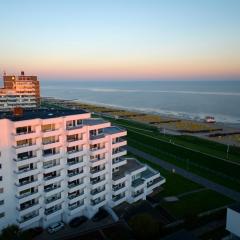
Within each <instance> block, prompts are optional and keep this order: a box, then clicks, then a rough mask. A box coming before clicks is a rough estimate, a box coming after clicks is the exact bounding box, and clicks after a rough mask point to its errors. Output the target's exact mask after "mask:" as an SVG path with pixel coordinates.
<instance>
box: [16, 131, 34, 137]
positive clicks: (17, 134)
mask: <svg viewBox="0 0 240 240" xmlns="http://www.w3.org/2000/svg"><path fill="white" fill-rule="evenodd" d="M29 133H36V131H26V132H20V133H17V132H16V136H19V135H24V134H29Z"/></svg>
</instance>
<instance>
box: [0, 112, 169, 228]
mask: <svg viewBox="0 0 240 240" xmlns="http://www.w3.org/2000/svg"><path fill="white" fill-rule="evenodd" d="M49 114H50V115H49V118H46V119H40V118H37V119H30V120H22V121H11V120H8V119H0V129H1V131H0V153H1V156H0V164H1V169H0V176H2V181H0V188H1V189H3V192H2V193H0V202H1V200H4V203H3V204H2V205H0V229H3V228H4V227H6V226H7V225H9V224H17V225H19V226H20V228H23V229H26V228H29V227H34V226H43V227H47V226H48V225H49V224H51V223H53V222H57V221H64V222H66V223H67V222H69V221H70V220H71V219H72V218H74V217H76V216H80V215H85V216H87V217H89V218H91V217H92V216H93V215H94V214H95V213H96V212H97V211H98V209H99V208H100V207H114V206H116V205H118V204H120V203H121V202H123V201H128V202H130V203H131V202H134V201H137V200H139V199H145V198H146V195H147V194H150V193H151V192H152V190H153V189H154V188H155V187H158V186H160V185H161V184H162V183H164V181H165V180H164V179H162V180H161V181H158V182H156V184H155V185H154V188H151V189H150V188H148V189H147V186H146V184H147V182H146V181H144V180H143V183H142V184H141V189H144V192H142V193H141V194H140V195H138V196H137V197H133V191H134V190H136V189H137V188H136V186H132V183H133V176H136V175H139V174H141V173H142V172H144V171H145V170H146V169H147V167H146V166H145V165H143V166H140V167H139V168H138V169H137V170H134V171H132V172H128V173H126V174H124V175H123V176H122V177H121V178H120V179H119V180H113V171H114V169H115V171H116V172H117V171H119V169H120V168H121V167H122V166H124V165H125V164H127V160H125V159H122V157H123V156H124V155H126V153H127V152H126V149H125V148H123V147H124V146H126V144H127V142H126V140H125V139H124V137H125V136H126V134H127V133H126V131H125V130H122V129H118V128H113V129H111V124H110V123H109V122H105V121H99V120H96V121H95V120H94V119H91V116H90V114H89V113H84V114H76V115H69V116H62V117H56V118H54V117H52V116H51V113H49ZM77 120H81V121H80V124H79V126H78V125H76V126H74V125H75V124H76V122H77ZM88 120H90V121H88ZM71 121H73V122H72V123H71ZM69 123H71V124H72V126H71V124H70V125H69ZM50 124H52V126H54V128H53V129H50V130H49V129H48V131H45V130H44V131H43V126H46V125H48V126H49V125H50ZM25 126H29V127H31V129H30V128H27V129H28V131H29V132H28V133H27V132H26V133H24V134H17V133H16V129H19V128H21V127H25ZM107 130H108V131H107ZM113 130H114V131H113ZM75 134H77V136H78V137H79V138H72V136H74V135H75ZM50 136H55V137H56V138H55V139H54V138H48V137H50ZM70 138H72V139H70ZM26 139H32V140H31V141H30V144H23V145H19V146H17V143H19V142H20V141H23V140H26ZM49 139H50V140H49ZM51 139H53V141H52V140H51ZM69 139H70V140H69ZM116 139H118V141H116ZM45 140H47V141H49V142H45V143H44V141H45ZM20 143H21V142H20ZM43 143H44V144H43ZM74 146H78V147H77V149H75V150H74V149H72V147H74ZM49 149H56V150H54V151H53V153H52V154H49V153H48V150H49ZM26 152H32V153H31V154H30V155H29V154H28V155H27V156H25V155H24V154H25V153H26ZM44 153H47V154H44ZM23 155H24V156H23ZM113 159H118V161H117V162H113ZM50 161H52V162H50ZM94 167H97V168H94ZM24 168H26V169H25V170H24V171H23V170H22V169H24ZM159 176H160V174H159V173H157V172H156V173H155V172H154V178H157V177H159ZM121 182H122V183H124V184H125V185H124V187H122V188H119V189H117V190H116V189H115V190H113V187H114V185H116V184H118V183H121ZM25 190H27V194H26V193H25ZM120 193H122V195H121V194H120ZM119 194H120V195H119ZM114 196H117V197H114ZM31 200H32V202H30V201H31Z"/></svg>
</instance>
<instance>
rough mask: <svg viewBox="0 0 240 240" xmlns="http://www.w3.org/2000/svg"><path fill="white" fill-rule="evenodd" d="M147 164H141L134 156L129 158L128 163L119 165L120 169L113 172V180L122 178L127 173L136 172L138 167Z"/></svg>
mask: <svg viewBox="0 0 240 240" xmlns="http://www.w3.org/2000/svg"><path fill="white" fill-rule="evenodd" d="M144 167H145V165H144V164H141V163H140V162H138V161H137V160H136V159H134V158H127V164H125V165H123V166H121V167H119V171H117V172H114V173H113V180H115V181H116V180H118V179H121V178H123V177H124V176H125V174H128V173H131V172H134V171H136V170H138V169H141V168H144Z"/></svg>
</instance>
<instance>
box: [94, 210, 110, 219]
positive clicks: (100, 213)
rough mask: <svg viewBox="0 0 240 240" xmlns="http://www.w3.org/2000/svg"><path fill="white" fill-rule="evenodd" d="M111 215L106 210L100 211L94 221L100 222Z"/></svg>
mask: <svg viewBox="0 0 240 240" xmlns="http://www.w3.org/2000/svg"><path fill="white" fill-rule="evenodd" d="M108 215H109V213H108V212H107V211H106V210H105V209H102V208H101V209H99V211H98V212H97V213H96V214H95V215H94V216H93V218H92V221H93V222H98V221H100V220H102V219H104V218H106V217H107V216H108Z"/></svg>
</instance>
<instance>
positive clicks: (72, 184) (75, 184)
mask: <svg viewBox="0 0 240 240" xmlns="http://www.w3.org/2000/svg"><path fill="white" fill-rule="evenodd" d="M81 184H83V181H81V182H76V183H70V184H68V188H74V187H76V186H79V185H81Z"/></svg>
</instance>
